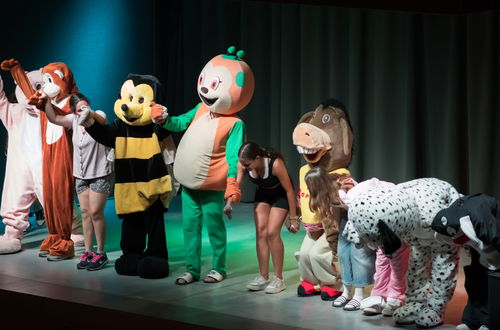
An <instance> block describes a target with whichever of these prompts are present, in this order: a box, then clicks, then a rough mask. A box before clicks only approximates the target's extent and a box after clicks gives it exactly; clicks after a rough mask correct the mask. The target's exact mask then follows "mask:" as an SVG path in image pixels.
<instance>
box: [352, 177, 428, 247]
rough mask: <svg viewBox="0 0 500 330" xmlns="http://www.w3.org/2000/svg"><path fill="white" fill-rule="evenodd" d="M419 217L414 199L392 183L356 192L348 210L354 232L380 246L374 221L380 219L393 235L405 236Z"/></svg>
mask: <svg viewBox="0 0 500 330" xmlns="http://www.w3.org/2000/svg"><path fill="white" fill-rule="evenodd" d="M419 217H420V214H419V208H418V207H417V205H416V203H415V201H414V199H413V198H412V197H411V196H410V195H408V194H407V193H406V192H404V191H403V190H401V189H398V188H397V187H396V186H393V187H373V188H371V189H369V190H367V191H365V192H363V193H360V194H359V195H357V196H356V197H355V198H354V199H353V200H352V202H351V206H350V207H349V211H348V218H349V221H350V222H352V226H353V227H354V229H355V230H356V232H357V233H358V235H359V236H360V237H361V238H362V239H363V240H365V241H367V243H371V244H373V245H377V246H381V242H380V240H379V237H380V231H379V229H378V226H377V223H378V221H384V222H385V223H386V224H387V226H388V227H389V228H390V229H391V230H392V231H393V232H394V233H395V234H396V235H398V236H399V237H401V238H403V239H405V238H406V237H409V236H411V232H413V230H414V229H415V228H416V225H417V222H418V219H419ZM351 235H353V234H351Z"/></svg>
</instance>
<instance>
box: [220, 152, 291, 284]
mask: <svg viewBox="0 0 500 330" xmlns="http://www.w3.org/2000/svg"><path fill="white" fill-rule="evenodd" d="M238 158H239V163H238V177H237V182H238V183H239V184H240V185H241V183H242V182H243V179H244V177H245V176H246V175H248V177H249V179H250V181H251V182H253V183H254V184H256V185H257V191H256V192H255V198H254V215H255V218H254V220H255V228H256V239H257V244H256V246H257V259H258V261H259V270H260V274H259V275H257V277H256V278H255V279H254V280H253V281H250V283H248V285H247V288H248V289H249V290H251V291H259V290H265V291H266V292H267V293H278V292H281V291H283V290H285V289H286V285H285V282H284V281H283V256H284V247H283V241H282V240H281V237H280V232H281V227H282V226H283V223H284V222H285V219H286V218H287V215H289V218H290V223H291V225H290V227H289V229H288V230H289V231H290V232H292V233H296V232H297V230H298V229H299V223H298V216H297V213H296V206H295V191H294V189H293V185H292V182H291V180H290V176H289V175H288V172H287V170H286V167H285V163H284V161H283V156H281V154H280V153H279V152H277V151H274V150H272V149H270V148H262V147H259V146H258V145H257V144H255V143H253V142H247V143H245V144H243V145H242V146H241V148H240V151H239V152H238ZM228 204H229V205H230V203H229V201H228ZM230 212H231V210H226V213H229V214H230ZM288 213H290V214H288ZM270 257H272V261H273V265H274V278H273V279H272V280H271V279H270V278H269V259H270Z"/></svg>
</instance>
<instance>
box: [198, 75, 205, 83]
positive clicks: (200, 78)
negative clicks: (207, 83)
mask: <svg viewBox="0 0 500 330" xmlns="http://www.w3.org/2000/svg"><path fill="white" fill-rule="evenodd" d="M203 80H205V75H204V74H203V73H200V76H199V77H198V84H199V85H201V84H203Z"/></svg>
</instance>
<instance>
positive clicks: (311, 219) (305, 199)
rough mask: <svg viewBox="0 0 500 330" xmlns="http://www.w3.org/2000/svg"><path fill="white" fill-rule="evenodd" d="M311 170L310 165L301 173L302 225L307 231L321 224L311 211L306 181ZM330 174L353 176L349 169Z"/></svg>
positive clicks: (304, 167) (303, 168)
mask: <svg viewBox="0 0 500 330" xmlns="http://www.w3.org/2000/svg"><path fill="white" fill-rule="evenodd" d="M310 169H311V166H309V164H306V165H304V166H302V167H301V168H300V171H299V188H300V192H299V198H300V210H301V213H302V223H303V224H304V227H305V228H306V229H307V226H308V225H311V226H315V225H317V224H320V223H321V221H320V220H319V219H317V218H316V216H315V215H314V213H313V212H312V211H311V210H310V209H309V190H308V189H307V184H306V181H305V177H306V174H307V172H309V170H310ZM330 174H347V175H351V173H350V172H349V170H348V169H346V168H338V169H336V170H333V171H331V172H330Z"/></svg>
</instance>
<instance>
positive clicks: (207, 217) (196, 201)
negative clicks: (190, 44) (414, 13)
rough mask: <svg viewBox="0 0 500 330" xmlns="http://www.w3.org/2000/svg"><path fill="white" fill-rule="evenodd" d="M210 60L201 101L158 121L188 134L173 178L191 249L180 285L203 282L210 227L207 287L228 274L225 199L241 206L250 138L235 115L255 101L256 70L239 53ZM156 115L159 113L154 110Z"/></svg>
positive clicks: (200, 87)
mask: <svg viewBox="0 0 500 330" xmlns="http://www.w3.org/2000/svg"><path fill="white" fill-rule="evenodd" d="M235 51H236V49H235V48H234V47H230V48H229V49H228V54H225V55H219V56H216V57H214V58H213V59H211V60H210V61H209V62H208V63H207V64H206V65H205V67H204V68H203V70H202V71H201V73H200V76H199V78H198V84H197V90H198V95H199V97H200V100H201V102H200V103H198V105H197V106H196V107H195V108H194V109H192V110H190V111H188V112H186V113H184V114H182V115H180V116H175V117H173V116H168V113H167V112H166V110H164V112H163V114H162V115H161V116H158V117H157V116H153V120H156V122H159V120H158V119H160V118H161V117H163V118H161V119H164V120H165V123H164V124H163V127H164V128H166V129H168V130H170V131H172V132H181V131H184V130H185V131H186V132H185V133H184V136H183V137H182V139H181V141H180V142H179V147H178V149H177V155H176V157H175V161H174V176H175V178H176V179H177V180H178V181H179V182H180V183H181V185H182V187H183V188H182V217H183V227H184V243H185V247H186V268H187V269H186V273H184V274H183V275H182V276H180V277H179V278H178V281H177V282H176V283H177V284H187V283H192V282H193V281H195V280H197V279H199V278H200V270H201V228H202V223H204V224H205V225H206V226H207V230H208V235H209V238H210V244H211V245H212V251H213V255H214V256H213V262H212V270H211V271H210V272H209V273H208V275H207V277H206V278H205V281H206V282H219V281H221V280H222V279H223V278H224V275H225V274H226V270H225V259H226V227H225V225H224V219H223V208H224V198H229V197H231V198H232V199H233V201H234V202H238V201H239V198H240V195H241V192H240V189H239V185H238V183H237V182H236V174H237V167H238V150H239V149H240V147H241V145H242V144H243V140H244V139H245V125H244V124H243V121H242V120H241V118H240V117H239V116H238V115H237V114H236V113H237V112H239V111H241V110H242V109H243V108H244V107H245V106H246V105H247V104H248V103H249V102H250V100H251V98H252V95H253V91H254V76H253V73H252V70H251V69H250V67H249V66H248V64H247V63H245V62H244V61H243V60H242V57H243V56H244V55H245V53H244V52H243V51H242V50H240V51H238V52H235ZM153 111H154V110H153Z"/></svg>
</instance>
